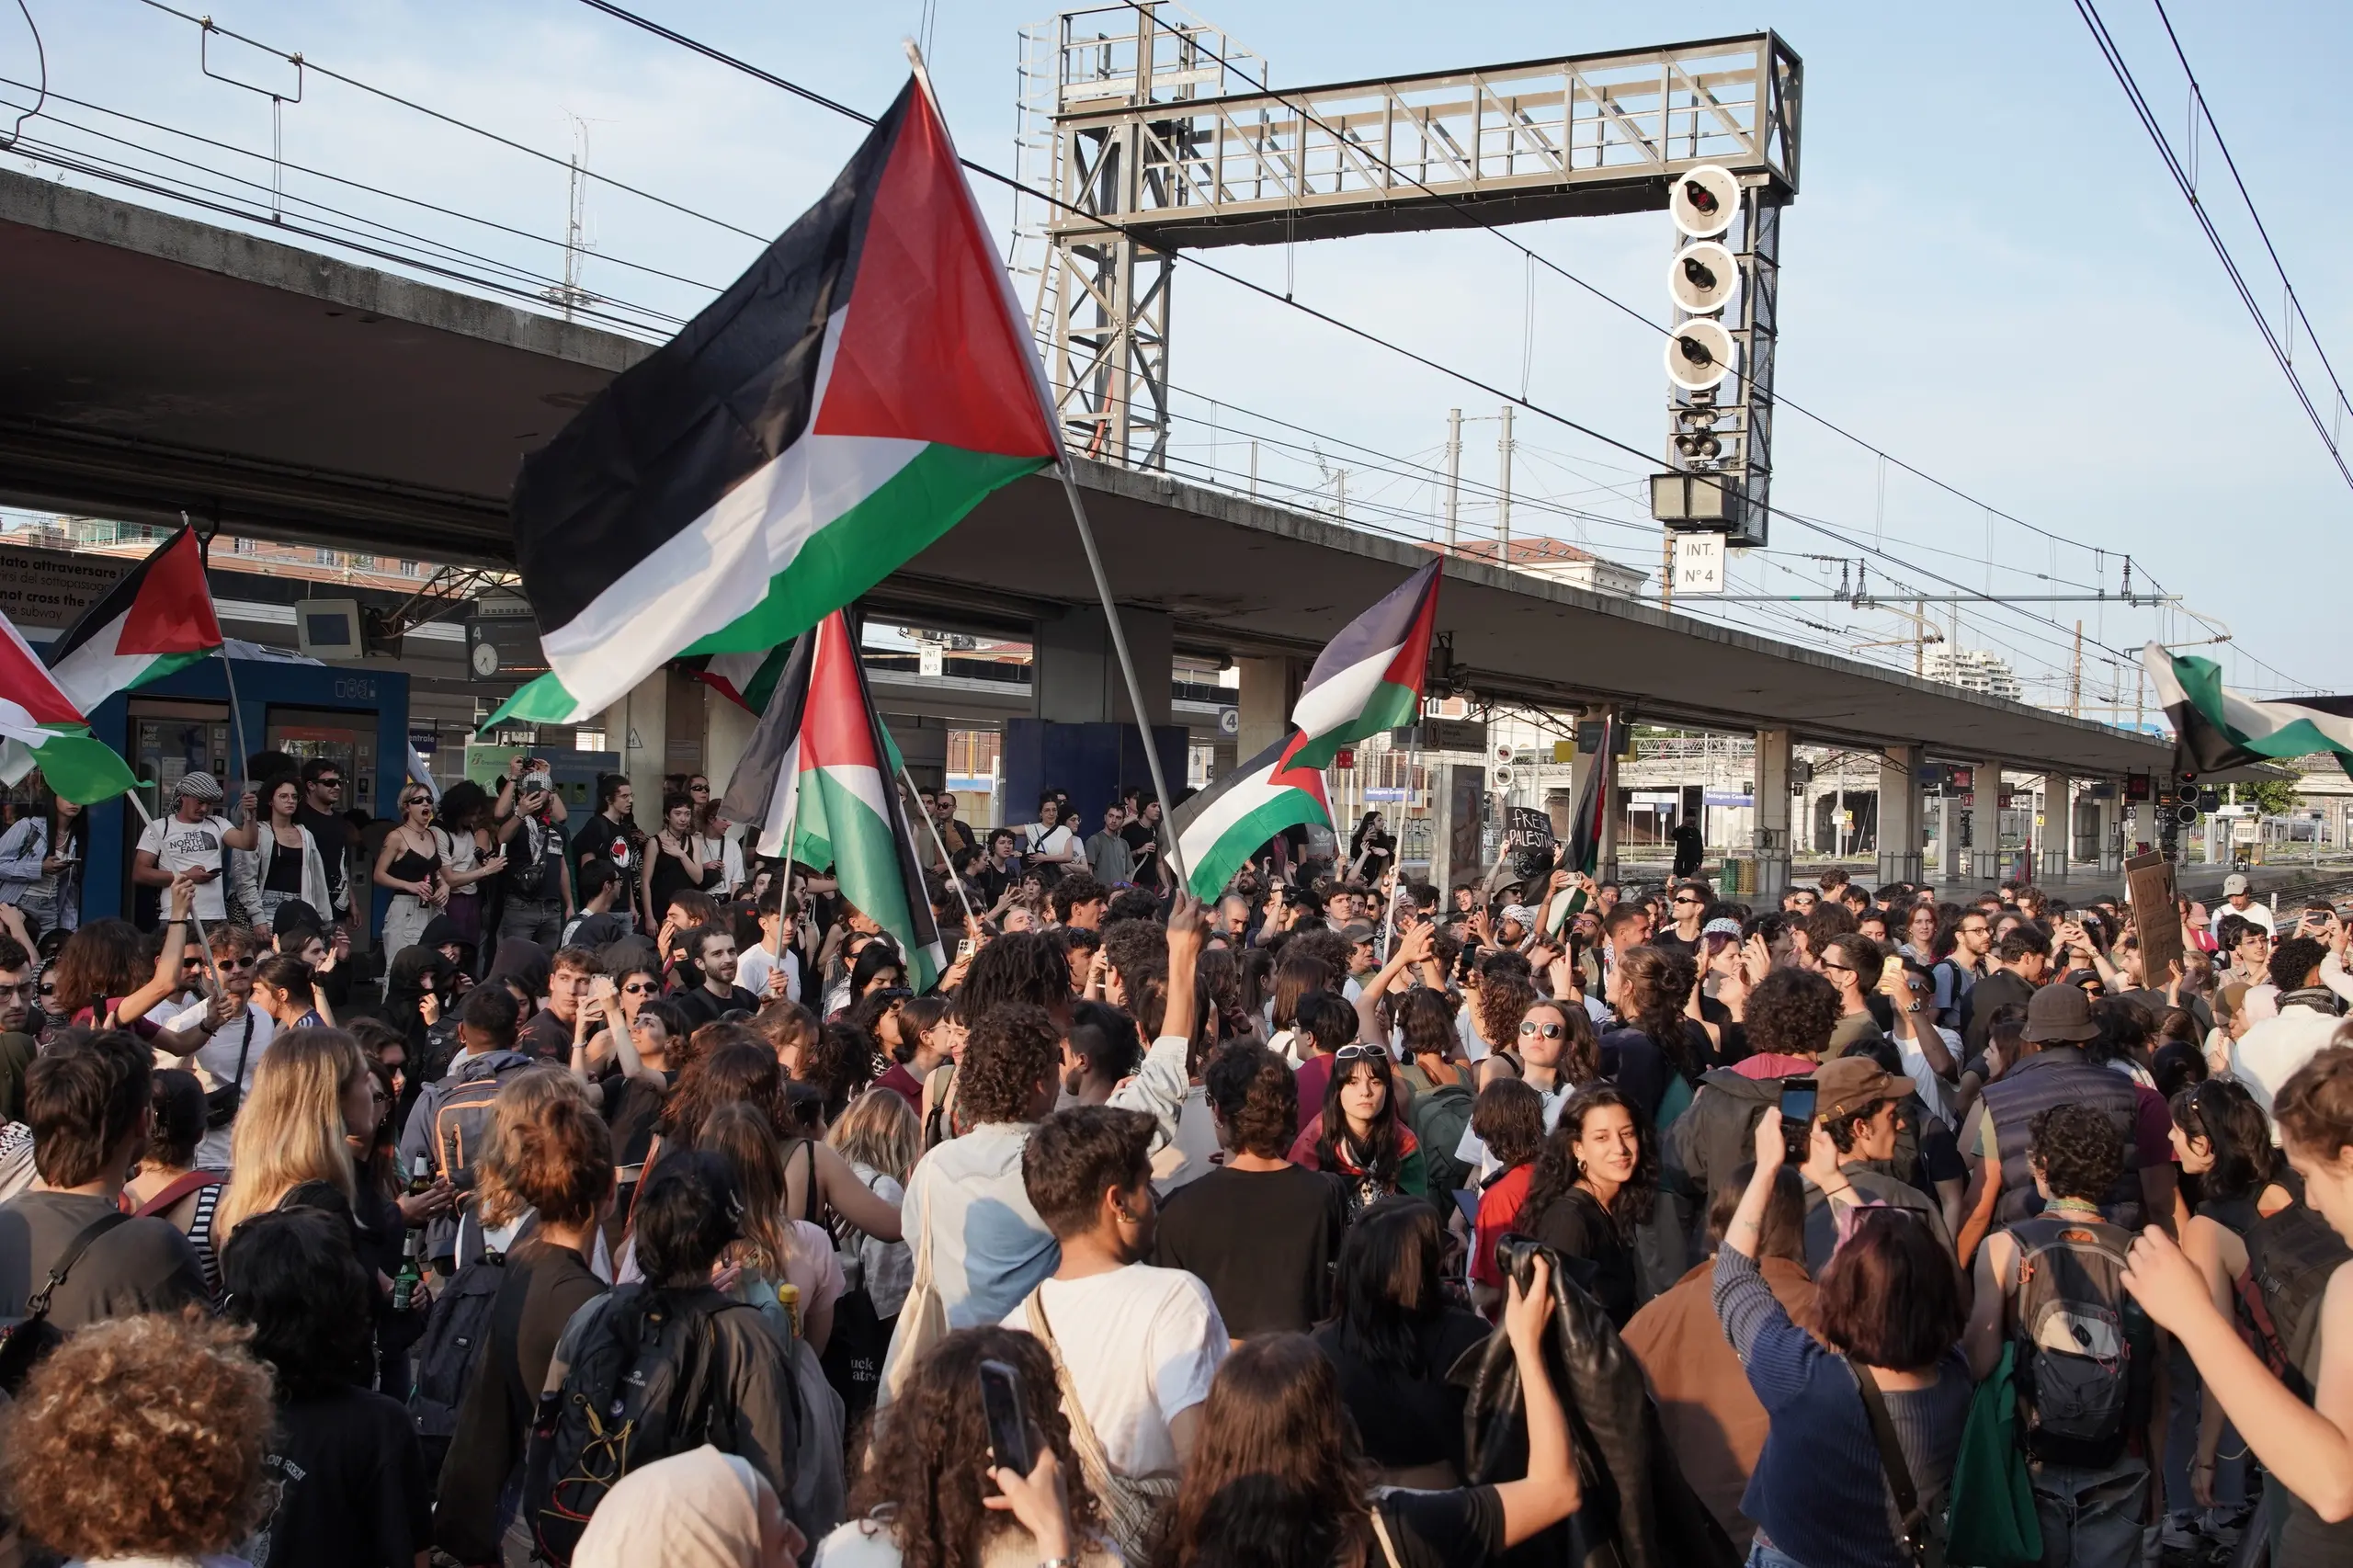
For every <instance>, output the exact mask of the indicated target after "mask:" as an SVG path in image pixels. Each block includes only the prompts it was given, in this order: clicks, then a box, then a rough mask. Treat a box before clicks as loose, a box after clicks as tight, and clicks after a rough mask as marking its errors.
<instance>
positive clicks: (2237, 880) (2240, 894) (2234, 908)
mask: <svg viewBox="0 0 2353 1568" xmlns="http://www.w3.org/2000/svg"><path fill="white" fill-rule="evenodd" d="M2222 899H2223V902H2224V903H2226V904H2227V905H2228V906H2229V909H2230V912H2231V913H2232V914H2233V915H2239V916H2242V917H2243V918H2245V919H2247V920H2251V921H2253V922H2254V923H2255V924H2256V925H2257V926H2262V927H2263V934H2264V935H2265V936H2267V937H2277V936H2278V935H2279V932H2277V931H2276V930H2274V929H2272V924H2271V911H2270V909H2269V907H2268V906H2267V905H2264V904H2261V903H2256V900H2255V895H2254V894H2253V893H2251V892H2248V891H2247V885H2246V878H2245V877H2244V876H2241V875H2240V874H2239V873H2238V872H2236V871H2233V872H2232V873H2231V874H2230V875H2229V876H2227V877H2224V878H2223V879H2222ZM2221 918H2222V916H2221V915H2219V914H2218V915H2215V919H2217V920H2220V919H2221Z"/></svg>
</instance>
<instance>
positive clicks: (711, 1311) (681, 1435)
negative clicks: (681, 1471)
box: [522, 1283, 754, 1568]
mask: <svg viewBox="0 0 2353 1568" xmlns="http://www.w3.org/2000/svg"><path fill="white" fill-rule="evenodd" d="M730 1307H737V1308H740V1310H742V1311H745V1312H750V1311H752V1310H754V1309H752V1308H749V1307H743V1306H742V1304H741V1303H740V1302H733V1301H728V1300H727V1299H726V1298H725V1297H723V1296H722V1295H720V1294H719V1292H717V1291H716V1290H710V1289H709V1288H707V1287H706V1288H702V1289H698V1290H654V1288H653V1287H651V1286H648V1285H644V1284H642V1283H641V1284H631V1285H624V1286H622V1287H620V1289H619V1290H615V1291H614V1292H613V1293H612V1294H611V1295H610V1296H609V1297H608V1298H607V1299H606V1306H605V1308H604V1310H603V1311H602V1312H601V1313H599V1315H598V1316H597V1320H596V1322H595V1324H594V1325H593V1326H592V1327H591V1328H590V1329H589V1330H588V1331H587V1332H586V1333H585V1334H584V1335H582V1341H581V1344H580V1345H579V1346H578V1347H577V1349H576V1352H575V1354H574V1358H573V1360H572V1364H571V1366H570V1368H569V1369H567V1370H566V1371H565V1373H564V1379H563V1387H562V1388H561V1389H559V1390H557V1391H556V1392H554V1393H551V1394H545V1395H542V1396H541V1398H540V1410H539V1415H538V1418H537V1419H536V1420H535V1421H534V1422H533V1423H532V1426H531V1435H530V1445H529V1452H528V1455H527V1457H526V1459H525V1460H524V1475H523V1512H522V1517H523V1518H524V1519H525V1520H526V1521H527V1522H528V1523H529V1526H530V1529H531V1540H532V1544H533V1546H534V1548H535V1549H536V1551H537V1552H538V1555H539V1556H540V1558H541V1559H543V1560H544V1561H546V1562H552V1563H555V1564H557V1568H569V1564H570V1563H571V1562H572V1553H573V1551H574V1550H575V1549H576V1548H577V1547H578V1546H579V1544H580V1536H581V1532H582V1531H584V1530H585V1529H586V1528H587V1525H588V1517H589V1516H590V1515H591V1514H593V1513H595V1512H596V1509H597V1504H598V1503H600V1502H602V1501H603V1500H604V1497H605V1494H606V1493H608V1492H610V1491H611V1490H612V1489H613V1487H614V1486H615V1485H617V1484H618V1483H620V1479H621V1477H622V1476H624V1475H626V1474H628V1473H629V1472H630V1471H634V1470H640V1469H642V1468H643V1467H644V1466H646V1465H649V1464H652V1463H653V1462H654V1460H659V1459H667V1458H668V1457H669V1456H671V1455H672V1454H682V1453H686V1452H687V1451H688V1450H689V1449H696V1448H699V1447H700V1446H701V1445H702V1444H704V1443H706V1442H709V1441H710V1440H711V1428H712V1426H713V1425H714V1418H715V1416H716V1415H717V1411H716V1404H717V1401H716V1400H715V1399H714V1397H713V1394H712V1391H713V1389H714V1388H716V1387H718V1386H720V1384H721V1383H722V1382H723V1381H724V1369H723V1368H721V1367H720V1366H718V1364H717V1363H718V1361H719V1356H718V1353H717V1349H716V1342H717V1335H716V1334H715V1332H714V1331H713V1328H712V1324H711V1320H712V1318H713V1317H715V1316H716V1315H717V1314H718V1313H719V1312H722V1311H725V1310H727V1309H728V1308H730ZM722 1448H723V1445H722Z"/></svg>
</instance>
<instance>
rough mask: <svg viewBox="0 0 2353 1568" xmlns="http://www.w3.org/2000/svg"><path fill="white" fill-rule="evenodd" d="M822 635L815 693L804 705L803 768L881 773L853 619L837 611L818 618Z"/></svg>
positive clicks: (814, 665) (812, 670) (812, 679)
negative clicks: (860, 678)
mask: <svg viewBox="0 0 2353 1568" xmlns="http://www.w3.org/2000/svg"><path fill="white" fill-rule="evenodd" d="M816 638H817V651H816V652H815V653H813V654H812V655H811V657H810V661H809V698H808V701H807V703H806V704H805V705H804V706H803V707H802V709H801V771H802V772H803V773H807V772H810V771H812V770H813V769H816V768H820V767H871V768H873V769H874V770H875V771H876V772H878V773H880V772H881V770H882V759H881V757H879V756H875V755H874V731H873V727H872V726H871V725H870V724H869V723H868V722H867V720H866V702H865V700H864V699H863V698H861V697H860V696H859V694H858V649H857V648H856V646H854V645H853V644H852V642H851V641H850V634H849V622H848V620H847V618H846V617H844V615H843V614H842V612H841V611H840V610H835V611H834V613H833V614H831V615H829V616H827V617H825V619H823V620H821V621H819V622H818V623H817V631H816Z"/></svg>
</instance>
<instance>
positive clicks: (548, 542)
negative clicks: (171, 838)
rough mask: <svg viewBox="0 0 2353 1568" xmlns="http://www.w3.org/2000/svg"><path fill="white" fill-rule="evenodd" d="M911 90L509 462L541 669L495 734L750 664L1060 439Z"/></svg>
mask: <svg viewBox="0 0 2353 1568" xmlns="http://www.w3.org/2000/svg"><path fill="white" fill-rule="evenodd" d="M1052 409H1053V401H1052V398H1051V396H1050V395H1049V393H1048V392H1047V390H1046V381H1045V375H1044V371H1043V369H1042V367H1040V364H1039V362H1038V357H1037V350H1036V348H1035V347H1034V346H1033V345H1032V344H1031V342H1030V338H1029V324H1028V322H1027V321H1026V319H1025V318H1024V317H1023V315H1022V313H1021V311H1020V309H1019V307H1018V306H1017V304H1016V303H1015V301H1014V298H1013V290H1012V288H1011V286H1010V284H1009V282H1008V280H1007V279H1006V273H1005V267H1004V266H1003V265H1002V264H1001V263H1000V262H999V261H998V259H997V256H996V252H995V246H994V244H993V243H992V242H991V240H990V238H989V235H988V232H987V229H986V227H985V226H984V225H983V222H982V221H981V215H980V210H979V209H978V207H977V206H975V205H974V203H973V200H972V192H971V190H970V189H969V188H968V187H967V186H966V185H965V183H964V177H963V171H962V170H961V168H960V167H959V166H958V164H957V158H956V149H955V146H954V143H953V142H950V141H949V135H948V128H947V126H946V125H945V123H943V122H942V120H941V119H940V117H939V111H938V107H937V106H936V105H935V104H934V103H933V102H932V100H931V97H930V95H929V93H928V91H927V90H926V87H925V85H924V84H923V83H922V81H921V80H920V78H914V79H910V81H909V82H908V84H907V86H906V89H905V90H904V92H902V93H901V94H900V95H899V97H898V99H897V101H896V102H894V103H893V104H892V106H891V108H890V110H889V111H888V112H887V113H885V114H884V115H883V117H882V118H881V120H879V121H878V122H877V123H876V124H875V127H874V130H873V131H872V133H871V134H870V135H869V136H868V137H867V139H866V142H865V143H864V144H863V145H862V146H860V147H859V149H858V153H857V154H856V155H855V156H853V157H852V158H851V159H850V161H849V164H848V165H847V167H846V168H844V169H843V170H842V172H841V175H840V176H839V177H837V178H836V179H835V182H834V185H833V187H832V188H831V189H830V190H828V191H827V192H826V193H825V195H824V198H823V199H821V200H820V201H819V202H818V203H817V204H816V205H815V206H814V207H813V208H811V209H810V210H808V211H807V212H805V213H803V214H801V217H800V218H799V219H798V220H796V221H795V222H794V223H793V224H792V226H791V227H790V228H789V229H787V230H786V231H785V232H784V233H783V234H782V235H780V236H779V238H778V239H777V240H776V242H775V243H774V244H771V245H769V246H768V248H767V251H766V252H765V253H764V254H763V255H762V256H760V258H759V259H758V260H757V261H756V262H755V263H754V264H753V265H752V267H751V269H750V270H749V271H747V272H745V274H744V276H743V277H742V278H738V279H736V281H735V283H734V285H733V287H731V288H730V289H729V290H727V291H726V292H725V293H724V294H722V295H721V296H720V297H719V298H718V299H717V300H715V301H712V302H711V304H710V306H709V307H707V308H706V309H705V310H704V311H703V312H702V313H701V314H700V315H699V316H697V317H696V318H695V319H694V320H693V321H692V322H690V323H688V325H687V327H686V328H685V330H683V331H682V332H680V333H679V334H678V335H677V336H676V337H675V338H673V339H672V340H671V341H670V342H668V343H666V344H665V345H664V346H663V347H660V348H658V349H656V350H655V351H654V353H653V354H652V355H650V356H649V357H647V358H645V359H644V360H642V361H641V362H640V363H638V364H637V365H634V366H632V367H631V368H630V369H627V370H625V371H623V372H622V373H621V374H620V375H619V376H617V377H615V378H614V379H613V381H612V382H611V383H610V384H609V385H608V386H607V387H606V388H605V390H604V391H603V392H600V393H598V394H597V398H596V400H595V401H594V402H592V403H589V405H588V406H587V407H586V408H585V409H583V410H582V411H581V412H580V414H579V415H578V416H577V417H575V418H574V420H573V421H572V423H571V424H570V425H569V426H565V428H564V429H563V432H562V433H561V434H560V435H558V436H557V437H556V438H555V439H554V440H553V441H551V442H550V443H549V444H548V445H547V446H546V447H544V448H542V449H540V450H539V451H538V452H535V453H533V454H532V455H531V456H530V457H529V459H527V460H525V462H524V465H523V472H522V477H521V478H520V480H519V481H518V482H517V484H516V487H515V497H514V507H513V511H514V525H515V540H516V550H517V562H518V564H519V565H520V567H521V569H522V577H523V588H524V592H525V593H526V594H527V595H528V596H529V598H530V601H531V607H532V610H533V612H534V614H536V615H537V617H538V619H539V623H540V646H541V648H542V649H543V650H544V651H545V652H546V654H547V659H548V665H549V673H548V674H546V675H544V676H540V678H539V679H537V680H535V681H533V682H531V683H530V684H529V686H526V687H524V688H523V689H522V690H521V691H518V692H517V693H516V694H515V696H514V697H512V698H510V699H508V700H507V702H506V705H505V706H503V707H502V708H501V709H500V710H498V712H497V713H495V714H494V715H493V716H492V718H491V719H490V721H489V722H490V723H493V724H494V723H497V722H499V721H501V720H503V719H507V718H514V719H518V720H527V721H535V722H542V723H566V722H574V721H578V720H584V719H586V718H587V717H589V716H590V715H592V714H595V713H597V712H599V711H601V710H604V709H605V708H607V707H608V706H609V705H610V704H611V703H612V702H613V701H615V700H616V699H619V698H620V697H621V696H622V695H623V694H625V693H626V692H628V691H629V690H630V688H631V687H633V686H635V685H636V684H637V683H638V682H639V681H640V680H642V679H643V678H644V677H645V676H647V675H649V674H651V673H652V672H653V671H654V670H656V669H658V668H660V667H661V665H663V664H664V663H665V661H667V660H670V659H673V658H676V657H678V656H679V655H681V654H687V655H697V654H712V655H718V654H730V653H759V654H762V655H765V654H767V653H768V652H769V651H770V650H772V649H775V648H777V647H779V646H780V645H782V644H784V643H786V642H790V641H791V640H792V639H793V638H794V637H797V636H799V635H800V634H801V632H803V631H808V630H809V629H810V628H811V627H813V626H814V625H816V624H817V623H818V621H820V620H822V619H824V617H825V616H826V615H827V614H828V613H830V612H831V611H833V610H835V609H838V608H842V607H843V606H845V605H847V604H849V603H850V602H851V601H852V600H854V599H855V598H857V597H858V595H860V594H862V593H864V592H866V591H867V590H868V589H869V588H871V587H872V586H874V585H875V584H877V583H879V582H881V580H882V579H883V577H885V576H886V575H888V574H890V573H891V572H892V570H894V569H895V568H897V567H898V566H899V565H900V564H901V563H902V562H905V561H906V560H908V559H909V558H910V557H912V556H914V555H915V553H916V552H917V551H921V550H922V549H923V548H924V547H925V546H926V545H928V544H929V543H931V542H932V540H936V539H938V537H939V536H940V535H941V534H943V533H945V532H946V531H947V530H948V529H949V528H951V527H953V526H954V525H955V524H956V522H957V521H958V520H959V519H961V517H963V516H964V515H965V514H966V513H967V512H969V511H971V510H972V507H973V506H976V505H978V504H979V502H980V501H981V499H982V498H983V496H985V495H987V494H989V493H990V492H991V491H993V490H995V489H997V488H998V487H999V486H1001V485H1004V484H1006V483H1011V482H1012V481H1014V480H1016V479H1017V478H1020V477H1021V476H1022V475H1024V474H1028V473H1031V472H1036V471H1037V470H1039V469H1041V468H1044V467H1047V466H1048V465H1050V464H1051V463H1052V462H1053V461H1055V460H1056V459H1057V458H1058V457H1059V456H1060V454H1061V450H1062V448H1061V437H1060V434H1059V426H1058V425H1057V423H1056V420H1055V417H1054V415H1053V413H1052Z"/></svg>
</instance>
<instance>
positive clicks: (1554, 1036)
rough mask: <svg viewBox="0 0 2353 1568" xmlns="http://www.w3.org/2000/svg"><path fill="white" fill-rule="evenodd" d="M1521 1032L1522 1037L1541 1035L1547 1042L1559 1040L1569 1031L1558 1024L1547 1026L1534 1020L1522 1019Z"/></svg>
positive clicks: (1520, 1021) (1520, 1023) (1520, 1022)
mask: <svg viewBox="0 0 2353 1568" xmlns="http://www.w3.org/2000/svg"><path fill="white" fill-rule="evenodd" d="M1519 1032H1520V1033H1521V1034H1522V1035H1542V1036H1543V1037H1544V1038H1545V1039H1546V1040H1558V1039H1560V1038H1561V1036H1562V1035H1563V1034H1564V1033H1566V1032H1567V1031H1566V1030H1564V1029H1563V1028H1561V1026H1560V1025H1559V1024H1557V1023H1551V1024H1547V1023H1540V1022H1539V1021H1538V1020H1536V1019H1534V1018H1522V1019H1520V1020H1519Z"/></svg>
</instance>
